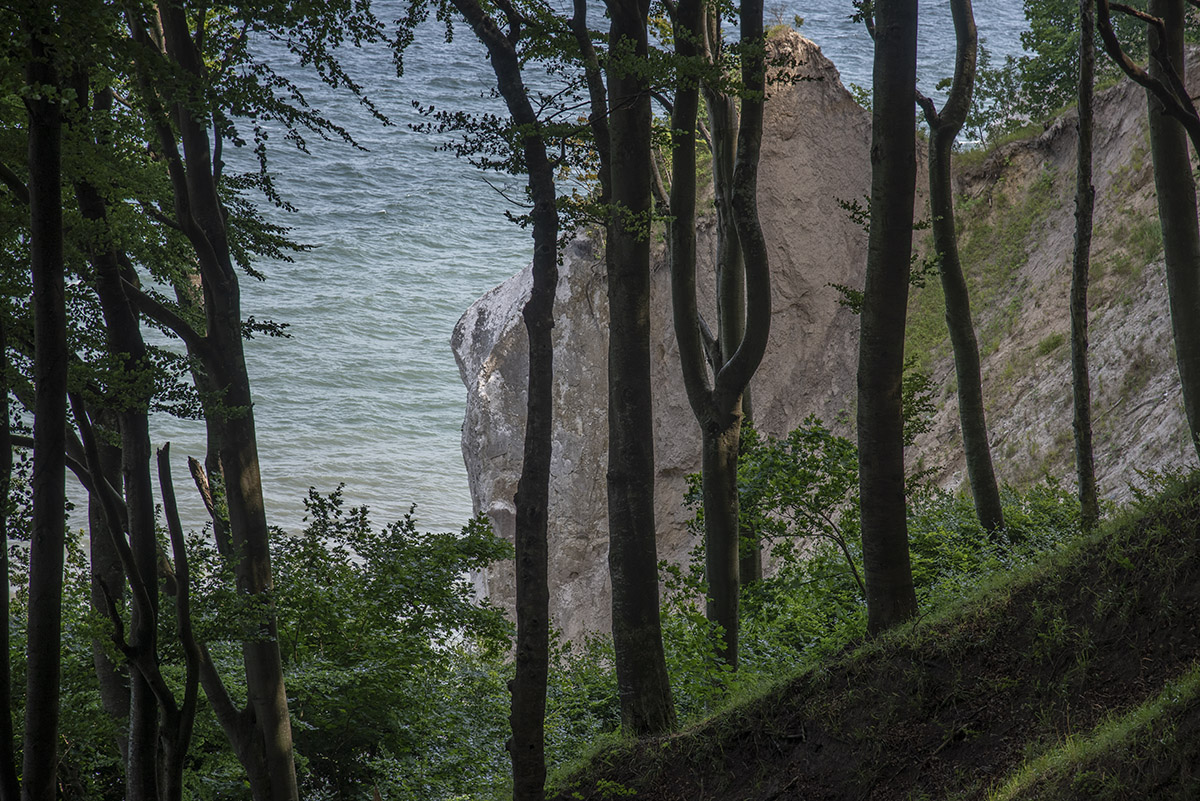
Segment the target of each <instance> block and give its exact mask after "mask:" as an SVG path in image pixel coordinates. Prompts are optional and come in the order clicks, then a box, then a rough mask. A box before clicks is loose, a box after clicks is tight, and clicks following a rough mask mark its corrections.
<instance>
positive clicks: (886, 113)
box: [858, 0, 917, 634]
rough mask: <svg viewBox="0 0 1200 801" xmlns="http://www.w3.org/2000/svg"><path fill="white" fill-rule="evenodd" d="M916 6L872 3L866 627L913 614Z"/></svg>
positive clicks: (864, 449)
mask: <svg viewBox="0 0 1200 801" xmlns="http://www.w3.org/2000/svg"><path fill="white" fill-rule="evenodd" d="M916 59H917V3H916V0H885V1H884V2H880V3H878V4H877V6H876V17H875V65H874V99H873V111H872V124H871V231H870V236H869V240H868V245H867V275H866V286H865V288H864V290H863V306H862V315H861V319H862V327H861V332H860V338H859V356H858V452H859V490H860V496H861V497H860V504H861V509H862V541H863V567H864V570H865V579H866V585H867V628H868V630H869V631H870V632H871V633H873V634H874V633H878V632H880V631H883V630H884V629H887V628H890V627H892V626H895V625H896V624H898V623H902V622H904V621H905V620H908V619H909V618H911V617H912V616H913V615H914V614H916V611H917V599H916V593H915V591H914V589H913V581H912V567H911V564H910V562H909V554H908V523H907V518H906V514H905V512H906V510H905V496H904V416H903V411H902V409H901V379H902V374H903V371H904V327H905V316H906V313H907V304H908V277H909V267H910V265H909V254H910V253H911V252H912V219H913V206H914V193H915V188H916V171H917V165H916V137H915V126H916V118H915V114H914V99H915V98H914V92H915V87H916V79H917V76H916Z"/></svg>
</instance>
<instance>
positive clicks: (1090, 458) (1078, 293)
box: [1071, 0, 1100, 531]
mask: <svg viewBox="0 0 1200 801" xmlns="http://www.w3.org/2000/svg"><path fill="white" fill-rule="evenodd" d="M1094 29H1095V24H1094V16H1093V11H1092V0H1079V103H1078V107H1079V140H1078V144H1077V147H1076V159H1075V162H1076V163H1075V256H1074V259H1073V261H1072V263H1071V389H1072V396H1073V398H1074V419H1073V420H1072V428H1073V429H1074V432H1075V475H1076V476H1077V479H1078V484H1079V506H1080V512H1081V522H1082V524H1083V529H1084V531H1090V530H1091V529H1093V528H1094V527H1095V526H1096V522H1097V521H1098V520H1099V518H1100V505H1099V501H1098V499H1097V491H1096V466H1095V458H1094V455H1093V451H1092V387H1091V379H1090V378H1089V376H1088V357H1087V352H1088V306H1087V299H1088V272H1089V262H1090V260H1091V250H1092V210H1093V208H1094V206H1095V202H1096V190H1095V188H1094V187H1093V186H1092V94H1093V84H1094V82H1095V71H1096V45H1095V32H1094Z"/></svg>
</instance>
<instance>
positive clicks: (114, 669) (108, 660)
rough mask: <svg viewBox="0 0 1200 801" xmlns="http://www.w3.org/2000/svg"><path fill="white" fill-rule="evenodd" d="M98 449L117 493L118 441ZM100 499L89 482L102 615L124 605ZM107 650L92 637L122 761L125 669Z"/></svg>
mask: <svg viewBox="0 0 1200 801" xmlns="http://www.w3.org/2000/svg"><path fill="white" fill-rule="evenodd" d="M99 419H100V421H101V423H102V424H103V425H104V426H105V427H106V428H111V429H113V430H116V429H118V428H119V426H120V424H119V423H118V422H117V420H116V416H115V415H113V414H112V413H111V412H101V413H100V414H99ZM99 450H100V473H101V474H102V480H103V481H106V482H108V484H109V486H111V487H112V488H113V489H114V490H115V491H117V492H118V493H121V492H123V491H124V485H123V484H122V482H121V447H120V445H116V444H109V443H107V442H103V443H100V447H99ZM102 503H103V501H102V500H101V498H100V495H99V489H98V488H97V487H95V486H93V487H92V488H91V489H89V490H88V556H89V559H90V564H89V573H90V576H89V578H90V591H91V605H92V611H93V612H95V613H96V614H98V615H100V616H101V617H105V616H106V615H107V614H108V609H109V604H110V603H112V604H113V605H115V606H116V607H117V608H118V609H121V610H124V609H125V595H126V592H125V570H124V568H122V567H121V557H120V555H119V554H118V553H117V549H116V546H115V545H114V544H113V534H112V533H111V532H110V531H109V530H108V523H107V521H106V519H105V516H104V511H103V509H102ZM118 536H120V535H118ZM111 651H112V642H111V640H109V639H108V638H107V637H104V638H101V637H99V636H98V637H96V638H95V639H93V640H92V665H93V667H94V669H95V671H96V680H97V682H98V683H99V685H100V704H101V706H103V707H104V711H105V712H107V713H108V715H109V716H110V717H111V718H113V720H114V721H116V723H117V727H118V729H119V733H118V735H117V738H118V743H117V747H118V748H119V749H120V751H121V758H122V760H123V761H124V760H127V759H128V758H129V703H130V701H129V669H128V666H127V665H126V664H124V663H117V662H114V661H113V659H112V657H111V656H110V653H111Z"/></svg>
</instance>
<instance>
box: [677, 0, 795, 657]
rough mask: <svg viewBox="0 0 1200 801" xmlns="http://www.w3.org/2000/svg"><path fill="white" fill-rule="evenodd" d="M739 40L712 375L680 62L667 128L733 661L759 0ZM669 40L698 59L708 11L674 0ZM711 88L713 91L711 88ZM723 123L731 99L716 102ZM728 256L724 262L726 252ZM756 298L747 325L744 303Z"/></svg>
mask: <svg viewBox="0 0 1200 801" xmlns="http://www.w3.org/2000/svg"><path fill="white" fill-rule="evenodd" d="M741 16H742V44H743V46H744V47H745V48H746V55H745V56H744V57H743V63H742V72H743V81H744V83H745V86H746V89H747V94H746V97H745V98H744V99H743V101H742V112H741V115H740V116H741V118H742V122H741V124H740V126H739V127H738V134H737V149H736V153H735V155H734V157H733V162H732V164H726V165H724V166H722V165H720V164H714V176H716V173H717V171H718V170H722V169H727V170H728V171H729V174H728V175H727V176H725V177H724V178H715V180H716V181H718V183H719V189H718V196H719V197H720V196H721V194H722V193H724V194H725V200H724V201H723V202H724V203H725V204H727V209H726V213H727V215H728V219H727V220H726V225H728V226H730V227H731V229H732V230H731V231H730V232H729V233H732V234H733V242H734V243H735V244H736V245H737V247H738V252H737V254H736V256H733V255H732V254H730V253H728V252H727V250H726V248H725V247H723V246H722V245H720V244H719V245H718V263H719V265H720V268H719V270H718V275H717V308H718V320H719V329H720V335H719V338H718V343H719V347H718V348H717V351H718V358H717V360H716V363H714V364H713V365H712V370H713V373H714V378H713V380H712V382H711V385H710V382H709V379H708V368H707V366H706V364H705V348H704V345H703V342H702V339H701V331H700V316H699V313H698V311H697V307H696V230H695V229H696V178H695V176H696V137H695V130H696V118H697V114H698V106H699V90H698V87H697V83H698V77H697V76H696V75H689V74H687V73H686V71H684V74H682V75H681V76H680V83H679V86H678V88H677V90H676V93H675V103H674V107H673V112H672V118H671V128H672V130H673V131H674V132H675V143H674V149H673V150H672V174H673V179H672V181H671V216H672V218H673V222H672V224H671V226H670V229H671V248H670V254H671V255H670V257H671V297H672V307H673V312H674V317H675V335H676V338H677V339H678V340H679V352H680V361H681V365H682V367H683V377H684V386H685V388H686V389H687V395H688V401H689V403H690V404H691V407H692V411H693V413H694V414H695V416H696V420H697V422H698V423H699V424H700V435H701V448H702V459H701V476H702V484H703V493H702V495H703V503H704V528H705V532H704V533H705V576H706V579H707V582H708V599H707V604H706V614H707V616H708V619H709V620H711V621H712V622H714V623H716V624H718V625H720V626H721V629H722V631H723V634H724V640H723V647H722V654H721V655H722V657H723V658H724V659H725V661H726V662H727V663H728V664H730V665H731V666H734V667H736V666H737V654H738V594H739V590H740V576H739V571H740V567H741V559H740V553H739V551H740V545H741V542H740V536H739V530H738V492H737V459H738V444H739V441H740V436H741V423H742V393H743V392H744V390H745V389H746V387H747V385H748V384H749V381H750V378H751V376H753V374H754V371H755V370H756V369H757V368H758V364H759V362H760V361H761V359H762V355H763V352H764V351H765V349H766V338H767V333H768V330H769V326H770V316H771V314H770V286H769V278H768V272H767V258H766V247H765V243H764V241H763V237H762V231H761V229H760V228H759V225H758V210H757V168H758V152H759V143H760V141H761V136H762V91H763V87H764V81H765V75H764V71H763V64H764V58H763V50H762V48H763V36H762V6H761V3H757V2H751V3H743V4H742V9H741ZM676 26H677V32H676V36H675V47H676V52H677V54H678V57H679V62H680V64H681V65H686V64H689V63H692V64H694V63H696V62H697V61H698V59H699V56H700V55H701V54H702V53H703V50H702V49H701V46H700V43H702V42H704V41H705V39H706V38H708V39H709V40H710V41H711V40H714V39H716V38H717V37H715V36H712V35H709V36H707V37H706V28H707V27H708V26H707V25H706V20H705V11H704V8H703V4H702V3H700V2H686V3H680V4H679V6H678V10H677V13H676ZM710 94H712V93H711V92H710ZM711 100H712V99H711V98H710V108H717V109H718V115H717V116H718V117H719V118H720V120H721V126H722V128H723V131H722V133H727V132H728V127H729V113H728V112H729V109H728V108H727V107H721V106H718V105H714V104H713V102H711ZM713 136H714V148H713V150H714V160H715V161H720V160H722V159H723V158H727V157H728V153H727V152H726V151H727V150H728V147H729V144H730V143H728V142H726V143H725V144H724V146H718V145H717V139H718V136H719V135H718V134H717V133H714V134H713ZM723 256H724V257H725V259H726V263H724V264H721V259H722V257H723ZM747 299H749V301H750V304H751V305H752V307H753V314H752V315H750V317H751V322H750V325H749V326H747V324H746V319H747V311H746V303H747Z"/></svg>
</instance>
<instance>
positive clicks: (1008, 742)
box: [550, 478, 1200, 801]
mask: <svg viewBox="0 0 1200 801" xmlns="http://www.w3.org/2000/svg"><path fill="white" fill-rule="evenodd" d="M1198 520H1200V485H1198V484H1197V482H1196V479H1195V478H1193V479H1192V480H1191V481H1190V482H1188V483H1180V484H1177V485H1174V486H1172V487H1170V488H1169V489H1168V490H1167V491H1166V492H1165V493H1164V494H1163V495H1162V496H1161V497H1158V498H1156V499H1154V500H1153V501H1151V502H1149V503H1147V504H1145V505H1144V506H1143V507H1142V508H1141V509H1139V510H1137V511H1135V512H1133V513H1131V514H1129V515H1127V516H1125V517H1124V518H1123V519H1122V520H1120V521H1118V523H1117V524H1116V525H1110V526H1109V527H1108V528H1107V529H1106V530H1104V531H1102V532H1101V533H1100V534H1099V535H1097V536H1094V537H1091V538H1090V539H1087V540H1081V541H1078V542H1076V543H1074V544H1073V545H1069V546H1068V547H1067V548H1066V549H1065V550H1063V551H1062V552H1060V553H1057V554H1054V555H1052V556H1051V557H1050V558H1046V559H1043V560H1042V561H1041V562H1039V563H1038V564H1037V565H1035V566H1034V567H1033V569H1032V570H1029V571H1026V572H1025V573H1023V574H1020V575H1018V576H1016V577H1015V578H1010V579H1009V580H1008V581H1005V582H1002V583H1000V584H998V585H993V586H992V587H990V588H989V589H987V590H984V591H982V592H979V593H977V594H976V596H975V597H973V598H968V599H966V600H965V601H964V602H962V603H961V604H960V605H958V606H957V607H956V608H954V609H942V610H937V611H934V612H933V613H932V614H930V615H929V616H928V617H925V618H922V619H920V620H918V621H915V622H914V623H913V624H911V625H908V626H903V627H901V628H900V629H899V630H897V631H893V632H891V633H889V635H887V636H884V637H882V638H880V639H878V640H876V641H874V642H871V643H868V644H866V645H863V646H862V647H859V648H857V649H854V650H852V651H850V652H848V653H845V654H843V655H840V656H836V657H834V658H831V659H830V660H829V661H828V662H826V663H824V664H821V665H818V666H815V667H814V668H812V669H810V670H808V671H805V672H803V673H801V674H800V675H798V676H795V677H794V678H791V679H789V680H786V681H783V682H782V683H780V684H779V685H778V686H777V687H775V688H774V689H772V690H770V691H769V692H767V693H766V694H765V695H763V696H762V697H761V698H759V699H757V700H755V701H752V702H750V703H747V704H744V705H742V706H739V707H736V708H734V709H731V710H730V711H729V712H727V713H724V714H722V715H718V716H716V717H714V718H712V719H711V720H709V721H706V722H704V723H702V724H700V725H698V726H696V727H694V728H692V729H690V730H688V731H684V732H680V733H678V734H674V735H670V736H665V737H659V738H653V739H648V740H643V741H640V742H629V741H626V742H623V743H620V744H617V745H614V746H610V747H609V748H608V749H607V750H604V751H601V752H600V753H599V754H597V755H596V757H595V758H594V759H592V760H591V762H590V763H589V765H588V766H587V767H586V768H584V769H583V770H580V771H578V772H577V773H575V774H574V775H573V776H570V777H566V778H564V779H563V780H562V781H561V782H560V784H559V786H558V788H557V789H556V791H555V792H554V793H552V794H551V795H550V798H552V799H555V800H556V801H600V800H601V799H611V798H623V797H629V798H645V799H655V801H702V800H704V799H713V800H715V799H721V801H817V800H818V799H828V801H846V800H847V799H860V800H861V801H893V800H895V801H901V799H934V798H938V799H961V800H962V801H966V799H1006V800H1008V799H1034V798H1044V799H1089V801H1095V800H1096V799H1112V800H1113V801H1117V800H1118V799H1119V800H1120V801H1126V800H1127V799H1156V800H1157V801H1167V800H1168V799H1173V800H1177V801H1191V799H1195V798H1197V797H1200V739H1197V737H1196V733H1197V731H1200V669H1198V667H1197V661H1196V660H1197V659H1198V658H1200V627H1198V626H1197V622H1196V621H1197V615H1198V614H1200V525H1198V523H1197V521H1198ZM1106 757H1107V759H1106Z"/></svg>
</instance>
